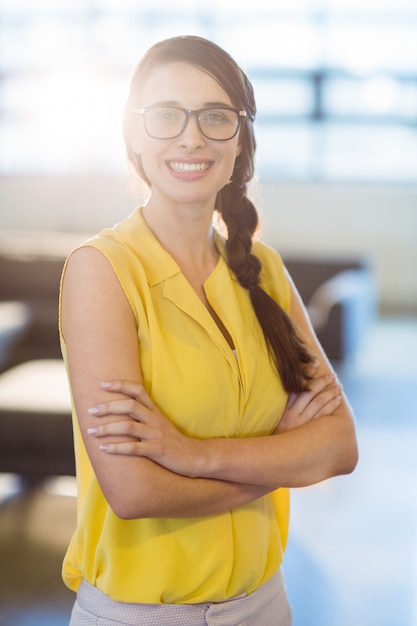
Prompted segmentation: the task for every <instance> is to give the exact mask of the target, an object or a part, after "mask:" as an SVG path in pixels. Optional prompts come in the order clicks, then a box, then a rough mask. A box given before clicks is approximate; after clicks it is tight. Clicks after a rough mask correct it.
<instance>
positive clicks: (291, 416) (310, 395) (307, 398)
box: [275, 374, 342, 434]
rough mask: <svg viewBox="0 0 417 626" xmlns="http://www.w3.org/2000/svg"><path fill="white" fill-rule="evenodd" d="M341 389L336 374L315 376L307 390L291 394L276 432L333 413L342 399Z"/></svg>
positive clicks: (284, 430) (278, 432) (290, 428)
mask: <svg viewBox="0 0 417 626" xmlns="http://www.w3.org/2000/svg"><path fill="white" fill-rule="evenodd" d="M341 390H342V387H341V385H340V383H339V382H338V381H337V378H336V376H335V375H334V374H326V375H324V376H321V377H319V378H315V379H314V380H313V381H312V382H311V383H310V388H309V389H308V390H307V391H303V392H302V393H299V394H291V395H290V397H289V398H288V402H287V406H286V409H285V411H284V414H283V416H282V418H281V420H280V422H279V424H278V426H277V428H276V429H275V434H280V433H283V432H286V431H288V430H292V429H294V428H297V427H298V426H302V425H303V424H305V423H306V422H309V421H310V420H313V419H316V418H317V417H323V416H324V415H331V414H332V413H333V412H334V411H335V410H336V409H337V407H338V406H339V405H340V403H341V401H342V393H341Z"/></svg>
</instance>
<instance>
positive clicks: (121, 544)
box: [61, 209, 290, 603]
mask: <svg viewBox="0 0 417 626" xmlns="http://www.w3.org/2000/svg"><path fill="white" fill-rule="evenodd" d="M216 242H217V246H218V248H219V251H220V252H221V254H220V259H219V261H218V264H217V266H216V268H215V269H214V271H213V273H212V274H211V275H210V277H209V278H208V280H207V281H206V284H205V291H206V294H207V298H208V300H209V302H210V304H211V305H212V307H213V309H214V310H215V311H216V313H217V314H218V316H219V317H220V319H221V320H222V321H223V323H224V325H225V326H226V328H227V330H228V331H229V333H230V335H231V336H232V338H233V341H234V345H235V347H236V351H237V354H236V355H235V354H234V353H233V351H232V350H231V349H230V347H229V345H228V344H227V342H226V340H225V339H224V337H223V335H222V333H221V332H220V331H219V329H218V327H217V325H216V323H215V322H214V320H213V318H212V317H211V315H210V314H209V313H208V311H207V309H206V308H205V307H204V305H203V304H202V302H201V301H200V299H199V298H198V296H197V295H196V293H195V292H194V291H193V289H192V288H191V286H190V285H189V283H188V282H187V280H186V279H185V277H184V276H183V274H182V273H181V271H180V270H179V268H178V266H177V264H176V263H175V261H174V260H173V259H172V257H171V256H170V255H169V254H168V253H167V252H166V251H165V250H164V249H163V248H162V247H161V246H160V244H159V243H158V241H157V239H156V238H155V237H154V235H153V233H152V232H151V231H150V229H149V228H148V226H147V224H146V222H145V220H144V219H143V217H142V214H141V211H140V209H138V210H137V211H135V212H134V213H133V214H132V215H131V216H130V217H129V218H127V219H126V220H125V221H124V222H122V223H121V224H118V225H117V226H116V227H114V228H113V229H109V230H105V231H103V232H102V233H100V234H99V235H98V236H96V237H94V238H93V239H91V240H89V241H88V242H86V244H84V245H88V246H94V247H96V248H98V249H99V250H101V251H102V253H103V254H104V255H105V256H106V257H107V258H108V260H109V261H110V263H111V265H112V267H113V269H114V272H115V273H116V275H117V278H118V280H119V281H120V283H121V285H122V287H123V289H124V292H125V294H126V296H127V298H128V300H129V302H130V305H131V307H132V310H133V312H134V314H135V316H136V319H137V323H138V342H139V349H140V362H141V368H142V372H143V378H144V384H145V386H146V388H147V390H148V392H149V393H150V395H151V397H152V399H153V400H154V402H155V403H156V404H157V405H158V406H159V407H160V408H161V410H162V411H163V412H164V413H165V415H166V416H167V417H168V418H169V419H171V420H172V421H173V422H174V423H175V424H177V425H178V426H179V427H180V428H181V429H182V430H183V431H185V432H186V433H187V434H189V435H191V436H196V437H199V438H207V437H245V436H257V435H265V434H268V433H270V432H271V431H272V430H273V429H274V428H275V426H276V424H277V422H278V421H279V419H280V416H281V415H282V412H283V409H284V407H285V403H286V400H287V394H286V393H285V391H284V390H283V388H282V385H281V382H280V380H279V379H278V377H277V375H276V373H275V370H274V368H273V366H272V365H271V362H270V359H269V357H268V354H267V351H266V347H265V343H264V339H263V336H262V331H261V329H260V327H259V324H258V321H257V319H256V317H255V314H254V312H253V310H252V306H251V304H250V299H249V294H248V292H247V291H246V290H245V289H243V288H242V287H241V286H240V285H239V283H238V282H237V280H236V278H235V277H234V275H233V274H232V273H231V271H230V270H229V268H228V266H227V264H226V262H225V259H224V257H223V254H224V242H223V240H222V238H221V237H220V235H216ZM254 251H255V253H256V254H257V255H258V256H259V257H260V258H261V260H262V262H263V275H262V277H263V286H264V288H265V289H266V290H267V291H268V292H269V293H270V294H271V295H272V296H273V297H274V298H275V299H276V300H277V301H279V302H280V304H281V305H282V306H283V308H284V309H286V310H288V308H289V299H290V294H289V286H288V282H287V279H286V276H285V271H284V268H283V265H282V261H281V259H280V257H279V256H278V255H277V254H276V253H275V252H274V251H272V250H271V249H269V248H267V247H266V246H264V245H263V244H261V243H256V244H255V247H254ZM61 344H62V350H63V356H64V360H65V361H66V349H65V342H64V339H63V338H62V336H61ZM73 418H74V439H75V453H76V466H77V480H78V487H79V496H78V524H77V529H76V531H75V533H74V536H73V538H72V541H71V543H70V546H69V548H68V551H67V554H66V557H65V561H64V565H63V577H64V580H65V583H66V584H67V585H68V586H69V587H70V588H71V589H73V590H76V589H77V588H78V585H79V583H80V581H81V578H82V577H84V578H85V579H86V580H87V581H88V582H89V583H90V584H92V585H95V586H97V587H98V588H99V589H100V590H101V591H102V592H103V593H105V594H107V595H109V596H111V597H112V598H113V599H114V600H117V601H122V602H123V601H124V602H144V603H198V602H206V601H212V602H217V601H223V600H225V599H227V598H230V597H232V596H236V595H239V594H241V593H243V592H247V593H251V592H252V591H254V590H255V589H256V588H257V587H259V586H260V585H261V584H263V583H264V582H265V581H266V580H268V579H269V578H270V577H271V576H272V575H273V574H274V573H275V572H276V570H277V569H278V567H279V566H280V564H281V561H282V558H283V552H284V549H285V543H286V538H287V530H288V517H289V503H288V491H287V490H285V489H280V490H278V491H276V492H275V493H273V494H270V495H268V496H265V497H263V498H259V499H258V500H256V501H254V502H251V503H249V504H247V505H245V506H241V507H238V508H235V509H233V510H230V511H227V512H225V513H223V514H221V515H214V516H207V517H199V518H192V519H137V520H128V521H126V520H121V519H119V518H118V517H117V516H116V515H115V514H114V513H113V511H112V510H111V509H110V507H109V505H108V504H107V502H106V500H105V499H104V496H103V494H102V492H101V490H100V487H99V485H98V482H97V480H96V478H95V475H94V472H93V470H92V467H91V465H90V462H89V459H88V456H87V453H86V450H85V447H84V444H83V442H82V438H81V436H80V431H79V428H78V422H77V416H76V415H75V411H73Z"/></svg>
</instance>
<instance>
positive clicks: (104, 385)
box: [100, 382, 111, 389]
mask: <svg viewBox="0 0 417 626" xmlns="http://www.w3.org/2000/svg"><path fill="white" fill-rule="evenodd" d="M100 387H102V388H103V389H108V388H109V387H111V383H108V382H104V383H100Z"/></svg>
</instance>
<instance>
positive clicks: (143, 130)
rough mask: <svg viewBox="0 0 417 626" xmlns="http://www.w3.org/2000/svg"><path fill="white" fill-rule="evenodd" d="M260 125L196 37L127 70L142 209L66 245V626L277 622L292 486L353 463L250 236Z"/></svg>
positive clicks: (238, 82) (327, 372) (305, 334)
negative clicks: (69, 432) (69, 501)
mask: <svg viewBox="0 0 417 626" xmlns="http://www.w3.org/2000/svg"><path fill="white" fill-rule="evenodd" d="M254 117H255V102H254V97H253V91H252V87H251V85H250V83H249V81H248V79H247V77H246V76H245V74H244V73H243V72H242V71H241V70H240V68H239V67H238V66H237V65H236V63H235V62H234V61H233V60H232V59H231V58H230V56H229V55H228V54H226V53H225V52H224V51H223V50H222V49H220V48H219V47H217V46H216V45H215V44H213V43H211V42H209V41H206V40H204V39H201V38H197V37H178V38H174V39H170V40H166V41H163V42H161V43H159V44H156V45H155V46H153V47H152V48H151V49H150V50H149V51H148V53H147V54H146V55H145V56H144V58H143V59H142V61H141V62H140V63H139V65H138V66H137V68H136V71H135V73H134V75H133V79H132V83H131V91H130V95H129V98H128V101H127V104H126V110H125V119H124V134H125V141H126V146H127V153H128V157H129V161H130V165H131V166H132V168H133V169H134V171H135V172H136V173H137V174H138V175H139V176H140V177H141V179H142V180H143V181H145V182H146V183H147V185H148V187H149V190H150V193H149V198H148V201H147V202H146V204H145V206H144V207H142V208H140V209H138V210H137V211H135V212H134V213H133V214H132V215H131V216H129V217H128V218H127V219H125V220H124V221H123V222H121V223H120V224H118V225H116V226H115V227H114V228H112V229H108V230H105V231H103V232H101V233H100V234H99V235H98V236H97V237H94V238H93V239H91V240H89V241H87V242H86V243H85V244H83V245H82V246H81V247H80V248H78V249H77V250H76V251H74V252H73V253H72V254H71V255H70V257H69V259H68V261H67V264H66V267H65V271H64V275H63V281H62V291H61V317H60V331H61V343H62V350H63V355H64V359H65V362H66V364H67V369H68V375H69V381H70V385H71V390H72V395H73V401H74V439H75V454H76V463H77V480H78V488H79V506H78V522H77V529H76V532H75V534H74V537H73V539H72V541H71V544H70V546H69V549H68V552H67V555H66V557H65V561H64V567H63V575H64V580H65V582H66V584H67V585H68V586H69V587H70V588H71V589H73V590H74V591H77V601H76V603H75V606H74V610H73V614H72V621H71V626H76V625H80V624H86V625H87V624H106V625H110V624H138V625H140V624H146V625H147V626H148V625H150V624H157V625H158V626H163V625H164V624H166V625H169V626H172V625H173V624H181V626H185V625H187V624H190V625H192V626H199V625H200V624H201V625H203V624H253V625H255V624H256V626H260V625H266V626H272V625H274V624H277V625H282V626H287V625H288V624H290V623H291V617H290V610H289V607H288V602H287V598H286V593H285V588H284V583H283V579H282V571H281V563H282V559H283V553H284V549H285V542H286V536H287V530H288V488H289V487H299V486H305V485H310V484H312V483H315V482H318V481H321V480H323V479H326V478H328V477H331V476H335V475H337V474H343V473H348V472H351V471H352V470H353V468H354V466H355V464H356V460H357V449H356V439H355V431H354V423H353V418H352V414H351V411H350V409H349V407H348V404H347V402H346V400H345V398H344V397H343V393H342V391H341V389H340V385H339V384H338V382H337V380H336V379H335V376H334V373H333V372H332V370H331V368H330V366H329V363H328V361H327V359H326V357H325V355H324V354H323V351H322V349H321V348H320V346H319V345H318V343H317V341H316V339H315V337H314V333H313V331H312V330H311V327H310V324H309V322H308V319H307V316H306V313H305V310H304V307H303V305H302V303H301V301H300V298H299V296H298V295H297V292H296V290H295V288H294V286H293V284H292V282H291V279H290V277H289V276H288V275H287V273H286V271H285V268H284V267H283V265H282V262H281V259H280V257H279V256H278V255H277V254H276V253H275V252H274V251H272V250H271V249H269V248H267V247H266V246H265V245H263V244H261V243H260V242H253V241H252V239H253V234H254V232H255V229H256V227H257V223H258V219H257V213H256V210H255V207H254V206H253V204H252V203H251V202H250V200H249V199H248V197H247V195H246V191H247V183H248V181H249V180H250V179H251V177H252V175H253V161H254V152H255V139H254V135H253V121H254ZM215 211H216V212H217V213H219V214H220V215H221V217H222V219H223V220H224V223H225V224H226V227H227V238H226V239H224V238H223V237H222V236H221V235H220V234H219V233H218V232H217V230H216V229H215V228H214V227H213V213H214V212H215Z"/></svg>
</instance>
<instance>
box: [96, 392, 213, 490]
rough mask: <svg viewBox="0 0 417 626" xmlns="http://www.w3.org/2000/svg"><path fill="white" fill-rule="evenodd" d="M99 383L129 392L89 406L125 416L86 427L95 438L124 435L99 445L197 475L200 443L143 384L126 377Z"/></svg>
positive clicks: (111, 451) (99, 414)
mask: <svg viewBox="0 0 417 626" xmlns="http://www.w3.org/2000/svg"><path fill="white" fill-rule="evenodd" d="M101 386H102V387H103V388H105V389H106V390H107V391H110V392H118V393H122V394H124V395H126V396H129V397H128V398H127V399H123V400H112V401H110V402H107V403H104V404H99V405H98V406H95V407H92V408H90V409H89V413H90V415H94V416H95V417H104V416H107V415H121V416H126V420H119V421H115V422H111V423H108V424H102V425H99V426H96V427H93V428H89V429H88V434H89V435H91V436H92V437H97V438H109V437H117V438H120V436H122V437H124V436H126V441H123V442H118V443H113V442H108V441H104V442H103V443H102V444H100V449H101V450H103V451H104V452H107V453H109V454H120V455H125V456H141V457H147V458H148V459H151V460H152V461H155V462H156V463H158V464H159V465H162V466H163V467H165V468H167V469H169V470H171V471H172V472H175V473H176V474H181V475H183V476H188V477H190V478H194V477H196V476H197V475H198V470H197V468H198V465H199V460H200V461H201V459H200V453H201V452H202V450H201V443H200V442H199V440H198V439H193V438H191V437H187V436H185V435H183V434H182V433H181V432H180V431H179V430H178V429H177V428H176V427H175V426H174V425H173V424H172V423H171V422H170V421H169V420H168V419H167V418H166V417H165V416H164V415H163V414H162V413H161V411H160V410H159V409H158V407H157V406H156V405H155V404H154V403H153V402H152V400H151V398H150V397H149V395H148V393H147V392H146V390H145V389H144V387H143V386H142V385H139V384H136V383H132V382H128V381H122V380H119V381H111V382H106V383H102V384H101Z"/></svg>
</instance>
